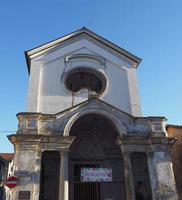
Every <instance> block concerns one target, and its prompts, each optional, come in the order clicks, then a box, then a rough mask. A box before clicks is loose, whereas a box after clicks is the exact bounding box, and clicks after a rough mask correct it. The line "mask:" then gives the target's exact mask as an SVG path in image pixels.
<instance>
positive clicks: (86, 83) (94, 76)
mask: <svg viewBox="0 0 182 200" xmlns="http://www.w3.org/2000/svg"><path fill="white" fill-rule="evenodd" d="M65 84H66V87H67V89H68V90H71V91H72V92H75V93H76V92H78V91H80V90H81V89H84V88H86V89H88V90H90V91H94V92H96V93H97V94H100V93H102V92H103V91H104V90H105V88H106V78H105V76H104V75H103V74H102V73H101V72H98V71H96V70H92V69H86V68H78V69H75V70H72V71H71V72H69V73H68V75H67V76H66V80H65Z"/></svg>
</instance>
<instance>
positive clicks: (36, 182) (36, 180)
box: [33, 149, 42, 200]
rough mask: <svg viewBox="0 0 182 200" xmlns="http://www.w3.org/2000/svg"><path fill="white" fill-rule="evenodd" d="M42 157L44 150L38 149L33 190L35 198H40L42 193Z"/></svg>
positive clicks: (37, 199)
mask: <svg viewBox="0 0 182 200" xmlns="http://www.w3.org/2000/svg"><path fill="white" fill-rule="evenodd" d="M41 157H42V151H41V149H38V150H37V151H36V161H35V162H36V164H35V174H34V190H33V200H39V194H40V184H41V183H40V175H41Z"/></svg>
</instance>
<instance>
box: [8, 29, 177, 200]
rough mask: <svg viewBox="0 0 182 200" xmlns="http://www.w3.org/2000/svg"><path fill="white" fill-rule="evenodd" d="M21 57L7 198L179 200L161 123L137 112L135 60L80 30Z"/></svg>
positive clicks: (162, 120)
mask: <svg viewBox="0 0 182 200" xmlns="http://www.w3.org/2000/svg"><path fill="white" fill-rule="evenodd" d="M25 57H26V61H27V67H28V73H29V88H28V99H27V110H26V112H20V113H18V114H17V118H18V121H19V123H18V130H17V133H16V134H13V135H9V136H8V138H9V140H10V141H11V142H12V143H13V145H14V149H15V155H14V160H13V166H12V167H11V171H10V175H12V176H16V177H17V179H18V184H17V186H16V187H15V188H13V189H11V191H10V194H9V199H10V200H137V193H138V192H139V190H140V191H141V189H140V188H142V195H144V196H145V198H146V199H147V200H164V199H165V200H177V199H178V197H177V192H176V187H175V181H174V175H173V170H172V162H171V147H172V145H173V143H174V139H173V138H171V137H168V134H167V132H166V128H165V127H166V118H165V117H163V116H147V117H144V116H142V114H141V104H140V97H139V91H138V83H137V75H136V70H137V67H138V65H139V64H140V62H141V59H140V58H138V57H137V56H135V55H133V54H132V53H130V52H128V51H126V50H125V49H123V48H121V47H119V46H117V45H116V44H113V43H112V42H110V41H108V40H107V39H104V38H103V37H101V36H99V35H97V34H96V33H94V32H92V31H90V30H88V29H87V28H85V27H83V28H81V29H79V30H77V31H74V32H72V33H70V34H68V35H65V36H63V37H60V38H58V39H56V40H53V41H50V42H48V43H46V44H43V45H41V46H38V47H36V48H33V49H31V50H28V51H25ZM154 101H155V100H154Z"/></svg>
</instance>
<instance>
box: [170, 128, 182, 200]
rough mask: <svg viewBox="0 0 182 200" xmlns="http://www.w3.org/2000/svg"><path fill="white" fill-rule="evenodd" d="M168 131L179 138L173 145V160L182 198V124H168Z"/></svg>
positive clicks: (177, 184)
mask: <svg viewBox="0 0 182 200" xmlns="http://www.w3.org/2000/svg"><path fill="white" fill-rule="evenodd" d="M167 133H168V136H169V137H175V138H177V141H176V142H175V144H174V145H173V147H172V162H173V170H174V176H175V180H176V187H177V190H178V193H179V199H182V170H181V167H182V126H173V125H168V126H167Z"/></svg>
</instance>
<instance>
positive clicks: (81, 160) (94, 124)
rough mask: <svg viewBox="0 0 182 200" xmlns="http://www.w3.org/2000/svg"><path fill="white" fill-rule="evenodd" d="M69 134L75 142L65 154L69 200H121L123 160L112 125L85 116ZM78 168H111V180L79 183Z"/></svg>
mask: <svg viewBox="0 0 182 200" xmlns="http://www.w3.org/2000/svg"><path fill="white" fill-rule="evenodd" d="M70 135H71V136H75V137H76V139H75V141H74V143H73V145H72V146H71V148H70V153H69V200H106V199H114V200H124V199H125V190H124V188H125V185H124V170H123V158H122V154H121V150H120V148H119V146H118V145H117V144H116V143H115V140H116V137H117V136H118V132H117V129H116V127H115V126H114V124H113V123H112V122H111V121H110V120H109V119H107V118H106V117H104V116H102V115H98V114H88V115H84V116H83V117H81V118H79V119H78V120H77V121H76V122H75V124H74V125H73V126H72V128H71V130H70ZM82 167H85V168H89V167H91V168H92V167H96V168H97V167H99V168H109V169H112V181H109V182H106V181H98V182H97V181H96V182H89V181H88V182H82V181H81V179H80V174H81V172H80V169H81V168H82Z"/></svg>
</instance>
